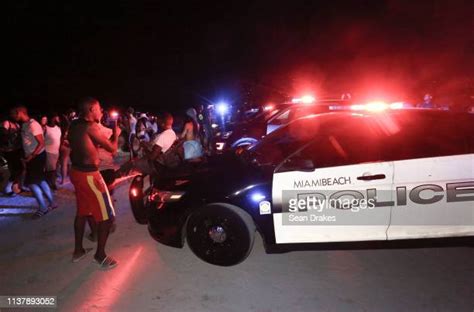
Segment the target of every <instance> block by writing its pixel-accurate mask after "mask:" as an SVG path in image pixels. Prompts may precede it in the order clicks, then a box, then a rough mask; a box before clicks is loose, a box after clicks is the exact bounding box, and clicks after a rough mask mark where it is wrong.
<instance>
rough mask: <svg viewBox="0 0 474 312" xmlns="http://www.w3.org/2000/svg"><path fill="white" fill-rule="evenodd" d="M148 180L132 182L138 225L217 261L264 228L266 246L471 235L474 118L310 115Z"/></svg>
mask: <svg viewBox="0 0 474 312" xmlns="http://www.w3.org/2000/svg"><path fill="white" fill-rule="evenodd" d="M143 184H144V179H143V177H137V178H136V179H135V180H134V181H133V182H132V185H131V188H130V202H131V205H132V210H133V213H134V216H135V218H136V220H137V221H138V222H139V223H142V224H146V223H147V224H148V229H149V232H150V234H151V236H152V237H153V238H154V239H156V240H157V241H159V242H161V243H164V244H166V245H170V246H175V247H182V246H183V244H184V242H185V241H186V242H187V243H188V245H189V247H190V248H191V250H192V251H193V252H194V253H195V254H196V255H197V256H198V257H199V258H201V259H202V260H204V261H206V262H209V263H212V264H216V265H223V266H228V265H234V264H237V263H239V262H241V261H243V260H244V259H245V258H246V257H247V256H248V255H249V253H250V251H251V249H252V245H253V242H254V236H255V232H256V231H258V232H259V233H260V235H261V236H262V238H263V242H264V245H265V249H266V251H267V252H268V253H272V252H280V251H282V250H285V251H286V250H292V249H293V250H296V249H300V248H301V246H306V247H311V248H320V247H322V246H327V243H330V244H331V245H334V244H336V243H337V244H340V243H343V244H347V243H348V242H350V243H351V244H352V243H354V242H359V243H360V242H369V241H370V242H381V241H408V242H411V241H413V239H434V238H452V237H465V239H467V240H468V241H472V240H471V239H472V236H474V116H472V115H469V114H458V113H451V112H443V111H433V110H423V109H411V110H384V111H378V112H366V111H358V112H339V113H327V114H320V115H314V116H309V117H305V118H302V119H298V120H296V121H294V122H292V123H290V124H288V125H286V126H285V127H281V128H280V129H278V130H276V131H274V132H273V133H271V134H270V135H268V136H266V137H265V138H264V139H263V140H261V141H260V142H259V143H257V144H256V145H254V146H252V147H251V148H249V149H248V150H245V151H243V152H242V154H240V155H227V156H225V157H222V158H220V159H218V160H217V161H216V162H215V163H213V164H209V165H207V166H201V167H199V166H197V167H196V168H194V170H191V172H188V173H186V174H181V175H180V174H172V175H168V178H166V177H164V176H162V177H161V178H160V179H155V181H154V182H153V183H152V184H151V186H150V187H146V188H145V189H144V187H143ZM430 241H431V240H430ZM422 242H426V240H423V241H422ZM387 243H388V242H386V243H384V244H387ZM337 244H336V245H337Z"/></svg>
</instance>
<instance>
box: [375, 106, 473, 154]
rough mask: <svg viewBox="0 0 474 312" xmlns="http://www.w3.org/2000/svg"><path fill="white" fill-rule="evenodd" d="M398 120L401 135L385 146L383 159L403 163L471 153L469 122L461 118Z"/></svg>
mask: <svg viewBox="0 0 474 312" xmlns="http://www.w3.org/2000/svg"><path fill="white" fill-rule="evenodd" d="M402 117H404V118H402ZM398 119H399V124H400V128H401V131H400V132H399V133H397V134H395V135H393V136H392V137H390V138H389V139H387V141H386V142H385V144H384V148H383V150H382V153H383V158H384V159H387V160H405V159H416V158H427V157H440V156H450V155H460V154H467V153H472V152H473V145H474V144H473V140H472V137H473V131H474V129H473V126H472V120H469V119H467V120H465V119H466V118H464V117H463V116H461V115H453V116H449V115H446V116H442V115H441V116H440V115H438V116H432V115H426V116H416V118H411V117H410V116H400V117H399V118H398Z"/></svg>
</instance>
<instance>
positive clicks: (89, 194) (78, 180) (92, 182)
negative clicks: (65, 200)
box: [71, 168, 115, 222]
mask: <svg viewBox="0 0 474 312" xmlns="http://www.w3.org/2000/svg"><path fill="white" fill-rule="evenodd" d="M71 182H72V184H73V185H74V188H75V190H76V203H77V216H79V217H88V216H92V217H93V218H94V220H95V221H96V222H102V221H107V220H109V219H113V218H114V217H115V211H114V207H113V205H112V199H111V198H110V194H109V191H108V190H107V185H105V182H104V179H103V178H102V176H101V174H100V172H99V171H92V172H83V171H79V170H77V169H74V168H73V169H72V170H71Z"/></svg>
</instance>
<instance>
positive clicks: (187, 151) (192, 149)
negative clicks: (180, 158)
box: [183, 140, 203, 160]
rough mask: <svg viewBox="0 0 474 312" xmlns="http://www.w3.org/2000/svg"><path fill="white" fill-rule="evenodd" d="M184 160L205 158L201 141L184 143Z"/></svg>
mask: <svg viewBox="0 0 474 312" xmlns="http://www.w3.org/2000/svg"><path fill="white" fill-rule="evenodd" d="M183 148H184V159H185V160H188V159H194V158H199V157H202V156H203V150H202V145H201V143H200V142H199V141H196V140H191V141H185V142H184V143H183Z"/></svg>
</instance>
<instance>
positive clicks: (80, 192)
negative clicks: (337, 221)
mask: <svg viewBox="0 0 474 312" xmlns="http://www.w3.org/2000/svg"><path fill="white" fill-rule="evenodd" d="M79 110H80V118H79V119H77V120H75V121H74V122H73V123H72V124H71V128H70V130H69V141H70V145H71V161H72V170H71V182H72V184H73V185H74V188H75V191H76V202H77V213H76V218H75V221H74V234H75V248H74V253H73V256H72V261H73V262H78V261H80V260H81V259H83V258H84V257H85V256H86V253H87V251H88V250H85V249H84V247H83V245H82V241H83V237H84V230H85V224H86V221H87V218H88V217H93V218H94V220H95V222H96V223H97V231H98V237H97V238H98V239H97V250H96V253H95V255H94V260H95V262H97V263H98V264H99V266H100V267H101V268H102V269H111V268H114V267H115V266H117V261H116V260H115V259H113V258H112V257H110V256H107V255H106V253H105V244H106V242H107V238H108V236H109V233H110V228H111V226H112V224H113V220H114V218H115V211H114V208H113V204H112V200H111V198H110V194H109V192H108V190H107V186H106V184H105V182H104V180H103V178H102V176H101V174H100V172H99V163H100V159H99V153H98V147H99V146H100V147H102V148H104V149H105V150H107V151H108V152H110V153H115V152H116V151H117V145H118V137H119V136H120V128H119V127H118V126H117V124H116V123H115V127H114V129H113V132H112V136H111V137H110V138H107V137H106V136H105V135H104V134H103V133H102V132H101V129H100V127H99V125H98V123H99V122H100V120H101V118H102V115H103V113H102V108H101V106H100V104H99V102H98V101H97V100H96V99H93V98H86V99H84V100H82V101H81V102H80V104H79Z"/></svg>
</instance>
